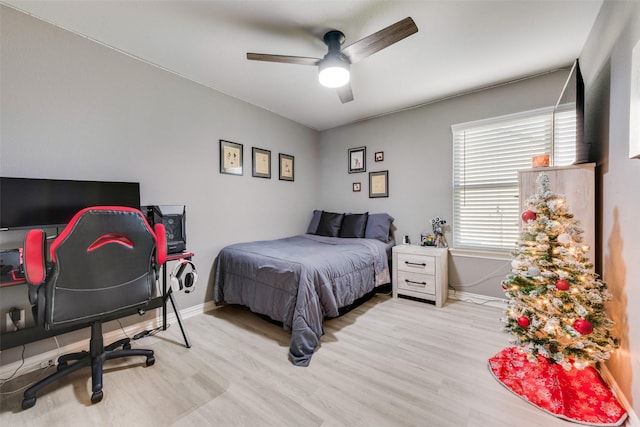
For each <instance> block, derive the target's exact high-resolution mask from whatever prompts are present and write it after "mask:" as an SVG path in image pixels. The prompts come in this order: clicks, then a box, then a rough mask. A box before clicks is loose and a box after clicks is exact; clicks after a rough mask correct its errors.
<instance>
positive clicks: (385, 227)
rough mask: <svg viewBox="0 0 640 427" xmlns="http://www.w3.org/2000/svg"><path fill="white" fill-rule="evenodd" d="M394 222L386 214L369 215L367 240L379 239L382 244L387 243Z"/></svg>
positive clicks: (365, 235) (365, 234) (366, 232)
mask: <svg viewBox="0 0 640 427" xmlns="http://www.w3.org/2000/svg"><path fill="white" fill-rule="evenodd" d="M392 222H393V217H392V216H391V215H388V214H386V213H381V214H369V218H368V219H367V227H366V229H365V232H364V237H365V238H366V239H377V240H380V241H381V242H384V243H387V241H388V240H389V229H390V228H391V223H392Z"/></svg>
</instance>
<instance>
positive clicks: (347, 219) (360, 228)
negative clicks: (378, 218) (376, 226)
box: [340, 212, 369, 238]
mask: <svg viewBox="0 0 640 427" xmlns="http://www.w3.org/2000/svg"><path fill="white" fill-rule="evenodd" d="M368 217H369V212H365V213H363V214H345V216H344V219H343V220H342V227H341V228H340V237H347V238H349V237H358V238H363V237H364V231H365V229H366V227H367V219H368Z"/></svg>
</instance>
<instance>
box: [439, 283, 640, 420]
mask: <svg viewBox="0 0 640 427" xmlns="http://www.w3.org/2000/svg"><path fill="white" fill-rule="evenodd" d="M448 296H449V299H455V300H460V301H466V302H472V303H475V304H481V305H488V306H491V307H497V308H506V306H507V300H506V299H501V298H495V297H488V296H486V295H479V294H472V293H470V292H464V291H457V290H455V289H449V295H448ZM600 374H601V375H602V379H603V380H604V381H605V382H606V383H607V384H608V385H609V387H611V390H612V391H613V393H614V395H615V396H616V397H617V398H618V401H619V402H620V404H621V405H622V406H623V407H624V408H625V409H626V410H627V415H628V417H627V420H626V422H625V424H624V426H625V427H640V419H638V415H637V414H636V413H635V412H634V410H633V407H632V406H631V403H629V400H627V398H626V396H625V395H624V393H623V392H622V390H620V387H619V386H618V383H617V382H616V380H615V379H614V378H613V376H612V375H611V372H610V371H609V369H607V366H606V365H604V364H601V365H600Z"/></svg>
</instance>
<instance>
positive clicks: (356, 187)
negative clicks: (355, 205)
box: [351, 182, 362, 193]
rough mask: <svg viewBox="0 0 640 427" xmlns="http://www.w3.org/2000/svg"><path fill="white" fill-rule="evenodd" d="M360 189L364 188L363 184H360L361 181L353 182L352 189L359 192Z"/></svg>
mask: <svg viewBox="0 0 640 427" xmlns="http://www.w3.org/2000/svg"><path fill="white" fill-rule="evenodd" d="M360 190H362V184H360V183H359V182H354V183H353V184H351V191H353V192H354V193H357V192H358V191H360Z"/></svg>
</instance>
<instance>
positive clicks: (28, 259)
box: [23, 229, 47, 285]
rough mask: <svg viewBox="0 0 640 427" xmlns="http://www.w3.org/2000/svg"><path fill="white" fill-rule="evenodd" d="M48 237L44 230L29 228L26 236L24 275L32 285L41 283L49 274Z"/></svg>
mask: <svg viewBox="0 0 640 427" xmlns="http://www.w3.org/2000/svg"><path fill="white" fill-rule="evenodd" d="M46 239H47V236H46V234H45V233H44V231H42V230H38V229H34V230H29V232H28V233H27V235H26V236H25V238H24V249H23V256H24V261H23V263H24V276H25V279H26V280H27V283H29V284H31V285H41V284H42V283H44V281H45V279H46V276H47V259H46V255H45V248H46Z"/></svg>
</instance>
